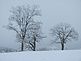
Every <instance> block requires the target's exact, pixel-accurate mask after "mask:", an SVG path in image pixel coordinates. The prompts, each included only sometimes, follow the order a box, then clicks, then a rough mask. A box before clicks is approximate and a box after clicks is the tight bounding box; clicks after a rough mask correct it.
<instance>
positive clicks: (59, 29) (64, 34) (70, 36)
mask: <svg viewBox="0 0 81 61" xmlns="http://www.w3.org/2000/svg"><path fill="white" fill-rule="evenodd" d="M51 31H52V33H51V34H52V36H54V38H55V41H54V42H56V43H61V47H62V48H61V50H64V45H65V44H66V42H67V41H69V40H74V39H75V40H77V39H78V33H77V32H76V31H75V30H74V28H72V27H71V26H70V25H69V24H66V23H61V24H59V25H57V26H56V27H54V28H52V29H51Z"/></svg>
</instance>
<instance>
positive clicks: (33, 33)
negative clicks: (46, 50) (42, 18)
mask: <svg viewBox="0 0 81 61" xmlns="http://www.w3.org/2000/svg"><path fill="white" fill-rule="evenodd" d="M42 38H44V36H43V35H42V32H41V22H32V23H31V24H30V25H29V26H28V33H27V40H28V41H26V43H27V44H26V47H28V48H29V49H31V50H33V51H36V46H37V44H36V43H38V42H40V40H41V39H42Z"/></svg>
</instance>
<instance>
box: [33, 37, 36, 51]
mask: <svg viewBox="0 0 81 61" xmlns="http://www.w3.org/2000/svg"><path fill="white" fill-rule="evenodd" d="M33 51H36V37H35V36H34V47H33Z"/></svg>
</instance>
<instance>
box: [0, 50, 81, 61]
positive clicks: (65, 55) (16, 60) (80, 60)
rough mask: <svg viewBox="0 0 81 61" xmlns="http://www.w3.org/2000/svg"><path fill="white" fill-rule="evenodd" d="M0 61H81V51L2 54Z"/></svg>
mask: <svg viewBox="0 0 81 61" xmlns="http://www.w3.org/2000/svg"><path fill="white" fill-rule="evenodd" d="M0 61H81V50H65V51H60V50H58V51H36V52H34V51H26V52H15V53H14V52H12V53H0Z"/></svg>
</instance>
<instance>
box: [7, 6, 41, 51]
mask: <svg viewBox="0 0 81 61" xmlns="http://www.w3.org/2000/svg"><path fill="white" fill-rule="evenodd" d="M10 12H11V15H10V17H9V20H10V22H9V24H8V29H10V30H13V31H15V32H16V34H17V37H18V38H19V42H20V43H21V51H23V50H24V39H25V38H26V34H27V30H28V25H29V24H30V23H31V22H33V21H34V19H35V18H36V17H37V16H40V9H39V8H38V7H37V6H36V5H34V6H32V7H30V6H18V7H15V8H12V10H11V11H10Z"/></svg>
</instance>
